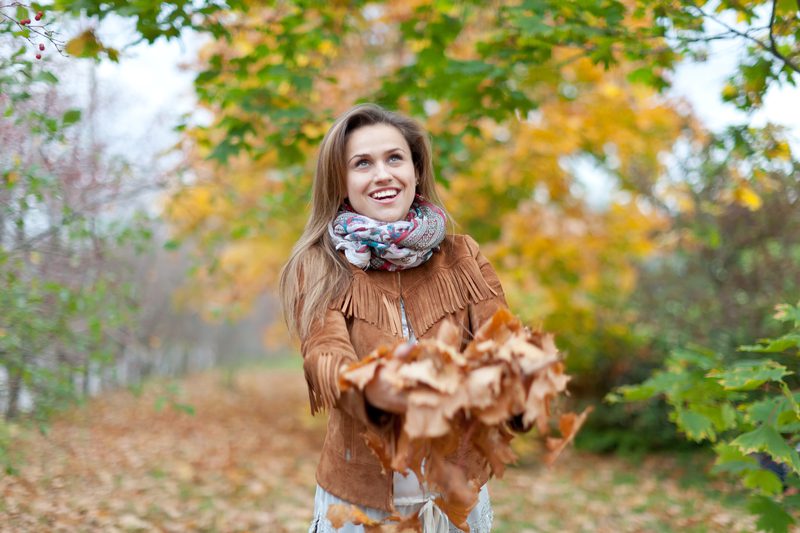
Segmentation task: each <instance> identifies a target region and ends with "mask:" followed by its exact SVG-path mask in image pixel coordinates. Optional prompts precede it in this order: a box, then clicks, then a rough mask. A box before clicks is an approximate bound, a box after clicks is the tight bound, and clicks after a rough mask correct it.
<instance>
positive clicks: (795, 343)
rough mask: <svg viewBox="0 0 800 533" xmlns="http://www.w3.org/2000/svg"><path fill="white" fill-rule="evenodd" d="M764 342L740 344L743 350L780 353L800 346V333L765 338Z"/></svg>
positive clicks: (740, 348) (740, 349)
mask: <svg viewBox="0 0 800 533" xmlns="http://www.w3.org/2000/svg"><path fill="white" fill-rule="evenodd" d="M761 342H762V344H753V345H745V346H739V351H742V352H762V353H776V352H777V353H780V352H785V351H787V350H790V349H792V348H800V335H798V334H795V333H789V334H787V335H784V336H783V337H778V338H777V339H763V340H762V341H761Z"/></svg>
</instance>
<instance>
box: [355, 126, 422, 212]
mask: <svg viewBox="0 0 800 533" xmlns="http://www.w3.org/2000/svg"><path fill="white" fill-rule="evenodd" d="M345 152H346V157H347V197H348V198H349V199H350V205H352V206H353V209H355V210H356V212H358V213H360V214H362V215H364V216H367V217H369V218H372V219H375V220H380V221H382V222H396V221H398V220H401V219H403V218H405V216H406V213H408V210H409V209H410V208H411V203H412V202H413V201H414V193H415V191H416V182H417V176H416V172H415V171H414V162H413V161H412V159H411V149H410V148H409V146H408V143H407V142H406V139H405V137H403V134H402V133H400V130H398V129H397V128H395V127H394V126H390V125H389V124H372V125H370V126H362V127H360V128H358V129H357V130H354V131H352V132H351V133H350V137H349V138H348V139H347V145H346V146H345Z"/></svg>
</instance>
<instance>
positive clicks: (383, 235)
mask: <svg viewBox="0 0 800 533" xmlns="http://www.w3.org/2000/svg"><path fill="white" fill-rule="evenodd" d="M445 223H446V217H445V214H444V211H442V210H441V209H440V208H439V207H437V206H435V205H433V204H432V203H430V202H428V201H426V200H424V199H423V198H422V196H420V195H417V196H416V197H415V198H414V202H413V203H412V204H411V209H409V211H408V214H407V215H406V217H405V218H404V219H403V220H398V221H397V222H380V221H377V220H373V219H371V218H369V217H365V216H364V215H360V214H358V213H356V212H355V211H354V210H353V208H352V207H351V206H350V204H349V203H348V202H347V201H345V203H344V204H343V205H342V207H340V208H339V213H337V215H336V218H334V219H333V222H331V223H330V224H329V225H328V233H330V236H331V239H333V244H334V246H335V247H336V249H337V250H344V255H345V257H347V260H348V261H350V262H351V263H352V264H354V265H356V266H357V267H359V268H362V269H365V270H366V269H367V268H373V269H375V270H390V271H395V270H405V269H407V268H414V267H415V266H419V265H421V264H422V263H424V262H425V261H427V260H428V259H430V257H431V255H433V252H434V250H436V249H437V248H438V246H439V244H440V243H441V242H442V241H443V240H444V235H445Z"/></svg>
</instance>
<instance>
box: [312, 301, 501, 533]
mask: <svg viewBox="0 0 800 533" xmlns="http://www.w3.org/2000/svg"><path fill="white" fill-rule="evenodd" d="M400 318H401V320H402V325H403V335H404V336H405V338H406V339H408V341H409V342H415V341H416V337H415V335H414V332H413V331H411V328H410V327H409V325H408V321H407V320H406V312H405V306H404V305H403V302H402V300H401V301H400ZM424 466H425V465H423V468H424ZM393 489H394V506H395V509H396V510H397V512H398V513H399V514H401V515H403V516H409V515H411V514H417V515H418V516H419V518H420V521H421V522H422V531H423V533H459V532H461V531H462V530H460V529H458V528H457V527H455V526H454V525H453V524H451V523H450V521H449V520H448V519H447V516H446V515H445V514H444V513H443V512H442V510H441V509H439V507H437V506H436V504H435V503H434V499H435V498H436V494H432V493H430V492H428V490H427V489H426V487H424V486H423V485H422V484H421V483H420V482H419V480H418V479H417V476H416V474H414V473H413V472H410V471H409V472H406V473H405V474H401V473H399V472H395V473H394V479H393ZM334 504H344V505H350V502H347V501H345V500H342V499H341V498H337V497H336V496H334V495H333V494H331V493H330V492H328V491H326V490H325V489H323V488H322V487H320V486H319V485H317V490H316V493H315V494H314V518H313V520H312V521H311V527H309V529H308V533H364V526H356V525H353V524H352V523H350V522H348V523H346V524H345V525H344V526H343V527H341V528H339V529H334V527H333V525H332V524H331V522H330V520H328V519H327V514H328V507H330V506H331V505H334ZM360 509H361V510H362V511H364V513H365V514H366V515H367V516H369V517H370V518H372V519H373V520H383V519H384V518H386V517H387V516H389V513H387V512H386V511H382V510H380V509H373V508H371V507H363V506H360ZM493 518H494V517H493V513H492V504H491V502H490V501H489V491H488V489H487V488H486V485H484V486H483V487H481V490H480V492H479V493H478V503H477V504H476V505H475V507H474V508H473V509H472V511H471V512H470V514H469V516H468V517H467V525H469V532H468V533H489V532H490V531H491V530H492V520H493ZM465 533H466V532H465Z"/></svg>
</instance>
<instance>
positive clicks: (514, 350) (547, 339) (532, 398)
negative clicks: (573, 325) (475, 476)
mask: <svg viewBox="0 0 800 533" xmlns="http://www.w3.org/2000/svg"><path fill="white" fill-rule="evenodd" d="M460 344H461V333H460V331H459V330H458V328H457V327H456V326H455V325H454V324H452V323H450V322H447V323H444V324H442V326H441V327H440V328H439V330H438V332H437V336H436V337H435V338H433V339H424V340H421V341H419V342H418V343H416V344H414V345H409V344H400V345H397V346H395V347H394V348H386V347H382V348H379V349H378V350H376V351H375V352H374V353H373V354H370V355H369V356H368V357H366V358H365V359H363V360H362V361H359V362H357V363H354V364H352V365H350V366H347V367H345V368H343V370H342V372H341V373H340V377H339V379H340V383H339V385H340V388H341V389H342V390H343V391H344V390H348V389H356V390H360V391H363V390H365V389H366V388H367V386H368V385H369V384H370V383H371V382H372V381H373V380H374V379H376V377H377V376H378V373H380V375H381V379H382V380H384V381H385V382H388V383H390V384H391V387H392V388H393V389H395V391H394V392H396V393H400V394H403V395H405V398H406V408H405V412H404V413H403V414H401V415H399V420H400V423H399V424H398V425H396V426H395V427H396V431H394V432H389V433H388V434H387V433H382V434H380V435H379V434H378V433H376V432H374V431H372V430H368V431H367V434H366V435H364V438H365V440H366V442H367V444H368V445H369V447H370V448H371V449H372V450H373V451H374V452H375V454H376V455H377V456H378V458H379V459H380V461H381V464H382V465H383V467H384V469H386V470H387V471H398V472H404V471H406V470H408V469H410V470H412V471H413V472H415V473H416V474H417V476H418V478H419V479H420V480H423V481H424V482H425V483H426V484H427V487H428V489H429V490H431V491H433V492H436V493H438V494H439V495H440V496H441V498H440V499H441V502H440V505H439V507H440V508H441V509H442V510H443V511H444V512H445V513H446V514H447V515H448V517H449V518H450V520H451V522H453V524H455V525H456V526H459V527H462V528H463V526H464V525H465V521H466V516H467V515H468V514H469V510H470V509H471V508H472V507H473V506H474V505H475V503H476V501H477V494H478V491H479V489H480V487H478V486H477V484H476V483H475V482H474V480H469V479H467V477H466V476H467V473H466V472H465V470H464V469H463V468H462V467H461V466H460V465H459V464H457V462H455V461H453V460H452V458H453V456H454V454H455V453H456V452H457V451H458V450H459V447H460V446H462V445H464V444H469V445H470V446H471V447H472V448H473V449H475V450H477V452H478V454H479V455H480V461H481V462H482V465H483V467H485V468H488V469H489V470H490V471H491V472H492V473H493V474H495V475H497V476H501V475H502V474H503V472H504V469H505V467H506V465H507V464H509V463H511V462H513V461H514V460H515V459H516V457H515V455H514V453H513V451H512V450H511V446H510V442H511V440H512V438H513V433H512V432H511V431H510V429H509V423H510V421H511V419H512V418H514V417H518V418H521V420H522V423H523V425H524V426H525V427H532V426H533V425H535V426H536V427H537V429H538V430H539V431H540V433H541V434H542V435H546V434H548V433H549V429H550V422H551V409H550V407H551V404H552V402H553V401H554V400H555V399H556V398H557V397H558V396H559V395H560V394H563V393H565V391H566V386H567V382H568V381H569V377H568V376H567V375H566V374H565V373H564V365H563V363H562V362H561V357H560V355H559V353H558V350H557V349H556V346H555V343H554V341H553V336H552V335H549V334H545V333H541V332H532V331H530V330H529V329H528V328H526V327H524V326H523V325H522V323H521V322H520V321H519V320H518V319H517V318H515V317H514V316H513V315H512V314H511V312H510V311H508V310H507V309H501V310H499V311H498V312H497V313H495V315H494V316H493V317H492V318H491V319H490V320H488V321H487V322H486V323H485V324H484V325H483V326H482V327H481V328H480V329H479V330H478V331H477V332H476V334H475V337H474V339H473V340H472V341H471V342H470V343H469V344H468V345H467V346H466V347H465V348H464V350H463V351H460V350H459V347H460ZM387 394H388V393H387ZM587 414H588V410H587V411H584V412H583V413H581V414H580V415H574V414H567V415H562V416H561V419H560V421H559V428H560V430H561V438H559V439H550V440H548V448H549V449H550V453H549V454H548V457H547V459H548V460H550V461H551V460H552V459H554V458H555V456H556V455H557V454H558V453H559V452H560V451H561V450H563V449H564V447H566V446H567V444H568V443H569V442H571V441H572V439H573V438H574V435H575V433H576V432H577V430H578V429H579V427H580V425H581V424H582V423H583V421H584V420H585V419H586V416H587ZM387 435H388V436H387ZM423 462H424V468H423Z"/></svg>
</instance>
